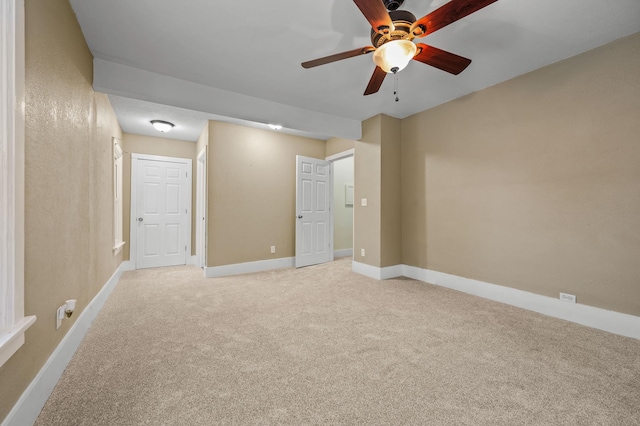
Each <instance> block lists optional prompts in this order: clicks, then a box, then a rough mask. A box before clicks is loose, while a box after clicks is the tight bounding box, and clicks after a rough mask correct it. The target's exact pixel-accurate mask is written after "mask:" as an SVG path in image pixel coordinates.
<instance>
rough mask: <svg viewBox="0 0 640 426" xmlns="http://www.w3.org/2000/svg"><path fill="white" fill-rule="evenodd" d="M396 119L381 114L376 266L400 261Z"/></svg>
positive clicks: (400, 203)
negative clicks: (378, 227)
mask: <svg viewBox="0 0 640 426" xmlns="http://www.w3.org/2000/svg"><path fill="white" fill-rule="evenodd" d="M400 123H401V122H400V120H398V119H397V118H393V117H389V116H388V115H383V116H382V122H381V124H382V128H381V132H382V133H381V142H382V143H381V148H382V157H381V161H382V164H381V182H382V183H381V188H380V189H381V191H382V192H381V199H382V203H381V208H380V266H382V267H385V266H393V265H398V264H400V263H402V182H401V156H400V147H401V143H400Z"/></svg>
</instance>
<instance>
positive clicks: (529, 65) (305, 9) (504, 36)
mask: <svg viewBox="0 0 640 426" xmlns="http://www.w3.org/2000/svg"><path fill="white" fill-rule="evenodd" d="M445 2H446V1H445V0H406V1H405V4H404V6H403V7H402V8H403V9H406V10H409V11H411V12H413V13H414V14H415V15H416V17H418V18H419V17H421V16H423V15H425V14H427V13H428V12H431V11H432V10H434V9H436V8H437V7H439V6H441V5H442V4H444V3H445ZM71 4H72V7H73V9H74V10H75V12H76V14H77V17H78V20H79V22H80V26H81V27H82V31H83V33H84V35H85V38H86V40H87V43H88V45H89V48H90V49H91V51H92V53H93V55H94V57H95V58H96V60H95V61H94V62H95V64H94V65H95V71H94V73H95V78H94V87H95V88H96V90H99V91H102V92H105V93H108V94H109V95H110V98H111V102H112V104H113V106H114V110H115V111H116V114H117V116H118V119H119V121H120V123H121V126H122V129H123V130H124V131H125V132H130V133H140V134H155V135H157V136H164V137H170V138H171V137H172V138H177V139H186V140H195V139H196V138H197V137H198V135H199V134H200V132H201V130H202V128H203V127H204V123H205V122H206V120H207V119H217V120H225V121H230V122H236V123H245V124H249V125H252V126H255V127H260V126H263V124H261V123H269V122H272V123H273V122H277V123H280V124H282V125H284V127H285V129H284V131H289V132H293V133H296V134H302V135H308V136H311V137H318V138H328V137H331V136H340V137H347V138H354V139H357V138H359V136H360V126H359V122H360V121H361V120H363V119H366V118H369V117H371V116H373V115H376V114H379V113H384V114H388V115H391V116H393V117H398V118H404V117H407V116H409V115H412V114H415V113H417V112H419V111H423V110H425V109H428V108H431V107H434V106H436V105H439V104H442V103H444V102H447V101H449V100H452V99H455V98H458V97H460V96H464V95H466V94H468V93H471V92H474V91H477V90H480V89H482V88H485V87H488V86H491V85H494V84H497V83H499V82H502V81H505V80H508V79H511V78H513V77H516V76H518V75H521V74H524V73H526V72H529V71H532V70H535V69H537V68H540V67H542V66H545V65H548V64H551V63H554V62H557V61H559V60H562V59H564V58H568V57H570V56H573V55H576V54H578V53H581V52H584V51H587V50H590V49H593V48H595V47H598V46H600V45H603V44H606V43H608V42H611V41H613V40H616V39H618V38H620V37H624V36H626V35H630V34H633V33H635V32H638V31H640V1H639V0H563V1H559V0H536V1H534V0H499V1H497V2H496V3H493V4H491V5H490V6H488V7H486V8H484V9H482V10H480V11H479V12H476V13H475V14H472V15H470V16H467V17H465V18H463V19H462V20H460V21H458V22H455V23H453V24H451V25H449V26H447V27H445V28H443V29H441V30H439V31H437V32H435V33H433V34H430V35H428V36H427V37H425V38H422V39H419V41H420V42H424V43H427V44H429V45H432V46H435V47H438V48H441V49H444V50H448V51H450V52H452V53H456V54H458V55H461V56H464V57H467V58H469V59H472V61H473V62H472V63H471V65H470V66H469V67H468V68H467V69H466V70H465V71H463V72H462V73H461V74H460V75H458V76H454V75H450V74H448V73H445V72H443V71H440V70H438V69H435V68H432V67H429V66H427V65H424V64H421V63H418V62H415V61H412V63H410V64H409V66H408V67H407V68H406V69H405V70H403V71H401V72H400V73H399V74H398V79H399V81H398V84H399V91H400V101H399V102H395V101H394V96H393V78H392V77H391V76H389V77H387V78H386V80H385V82H384V83H383V85H382V87H381V89H380V91H379V92H378V93H377V94H374V95H370V96H363V95H362V93H363V92H364V89H365V87H366V85H367V83H368V81H369V78H370V76H371V74H372V72H373V69H374V64H373V62H372V59H371V55H363V56H359V57H355V58H350V59H346V60H343V61H340V62H335V63H331V64H327V65H323V66H320V67H317V68H312V69H303V68H302V67H301V66H300V63H301V62H304V61H307V60H311V59H315V58H317V57H322V56H326V55H330V54H333V53H338V52H342V51H346V50H351V49H354V48H358V47H362V46H367V45H370V44H371V42H370V39H369V33H370V27H369V24H368V23H367V21H366V19H365V18H364V17H363V16H362V14H361V13H360V11H359V9H358V7H357V6H356V5H355V4H354V3H353V1H352V0H322V1H317V0H313V1H304V0H275V1H267V0H240V1H211V0H183V1H180V2H176V1H175V0H111V1H104V0H71ZM155 118H157V119H164V120H168V121H171V122H174V123H175V124H176V128H175V131H173V132H170V133H167V134H158V133H153V132H152V129H151V128H150V124H149V123H148V122H149V120H151V119H155Z"/></svg>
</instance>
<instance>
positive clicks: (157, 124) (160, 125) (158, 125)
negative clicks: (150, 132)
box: [151, 120, 174, 133]
mask: <svg viewBox="0 0 640 426" xmlns="http://www.w3.org/2000/svg"><path fill="white" fill-rule="evenodd" d="M151 125H152V126H153V127H154V128H155V129H156V130H157V131H159V132H162V133H166V132H168V131H169V130H171V129H173V126H174V125H173V123H169V122H168V121H163V120H151Z"/></svg>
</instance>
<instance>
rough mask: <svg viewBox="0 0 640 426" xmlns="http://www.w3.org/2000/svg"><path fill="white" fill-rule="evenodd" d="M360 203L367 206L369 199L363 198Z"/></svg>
mask: <svg viewBox="0 0 640 426" xmlns="http://www.w3.org/2000/svg"><path fill="white" fill-rule="evenodd" d="M360 204H362V207H367V199H366V198H363V199H362V200H360Z"/></svg>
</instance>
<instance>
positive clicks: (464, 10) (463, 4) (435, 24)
mask: <svg viewBox="0 0 640 426" xmlns="http://www.w3.org/2000/svg"><path fill="white" fill-rule="evenodd" d="M496 1H498V0H451V1H450V2H449V3H445V4H444V5H442V6H441V7H439V8H438V9H436V10H434V11H433V12H431V13H429V14H427V15H425V16H423V17H422V18H420V19H418V20H417V21H416V22H414V23H413V25H411V32H412V33H413V35H415V36H416V37H424V36H426V35H427V34H431V33H432V32H434V31H438V30H439V29H441V28H443V27H446V26H447V25H449V24H451V23H453V22H455V21H457V20H458V19H461V18H464V17H465V16H467V15H470V14H472V13H473V12H477V11H478V10H480V9H482V8H484V7H487V6H489V5H490V4H491V3H495V2H496Z"/></svg>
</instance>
